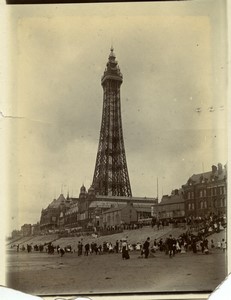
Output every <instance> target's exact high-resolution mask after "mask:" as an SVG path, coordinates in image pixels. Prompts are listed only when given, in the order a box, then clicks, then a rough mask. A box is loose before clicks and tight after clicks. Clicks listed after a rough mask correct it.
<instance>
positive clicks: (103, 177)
mask: <svg viewBox="0 0 231 300" xmlns="http://www.w3.org/2000/svg"><path fill="white" fill-rule="evenodd" d="M122 82H123V75H122V74H121V72H120V68H119V65H118V63H117V61H116V57H115V54H114V52H113V48H112V47H111V53H110V55H109V58H108V62H107V65H106V69H105V71H104V74H103V76H102V79H101V84H102V87H103V113H102V123H101V130H100V137H99V146H98V152H97V157H96V164H95V172H94V177H93V183H92V186H93V188H94V189H95V191H96V193H97V194H99V195H105V196H126V197H131V196H132V191H131V186H130V181H129V176H128V168H127V162H126V155H125V148H124V139H123V130H122V119H121V102H120V86H121V84H122Z"/></svg>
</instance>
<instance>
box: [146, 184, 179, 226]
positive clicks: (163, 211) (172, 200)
mask: <svg viewBox="0 0 231 300" xmlns="http://www.w3.org/2000/svg"><path fill="white" fill-rule="evenodd" d="M184 202H185V201H184V197H183V191H182V190H178V189H175V190H173V191H172V193H171V195H163V197H162V199H161V202H160V203H158V204H157V205H154V206H153V207H152V215H153V217H156V218H157V219H159V220H171V219H178V220H181V219H184V217H185V204H184Z"/></svg>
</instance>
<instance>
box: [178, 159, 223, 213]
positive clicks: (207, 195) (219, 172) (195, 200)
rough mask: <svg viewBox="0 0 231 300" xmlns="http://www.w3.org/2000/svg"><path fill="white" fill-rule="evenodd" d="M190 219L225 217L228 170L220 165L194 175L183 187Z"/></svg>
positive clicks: (186, 211)
mask: <svg viewBox="0 0 231 300" xmlns="http://www.w3.org/2000/svg"><path fill="white" fill-rule="evenodd" d="M182 189H183V193H184V199H185V215H186V217H188V218H194V217H203V216H207V217H208V216H210V215H218V216H219V215H225V214H226V210H227V169H226V166H225V167H224V168H223V166H222V165H221V164H220V163H219V164H218V166H215V165H213V166H212V169H211V171H209V172H203V173H200V174H194V175H192V176H191V177H190V178H189V179H188V181H187V183H186V184H184V185H183V186H182Z"/></svg>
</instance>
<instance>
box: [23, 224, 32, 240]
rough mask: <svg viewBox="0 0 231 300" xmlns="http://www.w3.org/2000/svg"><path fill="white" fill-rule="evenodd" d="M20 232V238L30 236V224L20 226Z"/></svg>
mask: <svg viewBox="0 0 231 300" xmlns="http://www.w3.org/2000/svg"><path fill="white" fill-rule="evenodd" d="M21 232H22V236H23V237H25V236H30V235H31V233H32V226H31V224H24V225H22V226H21Z"/></svg>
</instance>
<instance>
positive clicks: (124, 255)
mask: <svg viewBox="0 0 231 300" xmlns="http://www.w3.org/2000/svg"><path fill="white" fill-rule="evenodd" d="M129 258H130V256H129V253H128V244H127V240H126V239H123V240H122V259H129Z"/></svg>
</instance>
